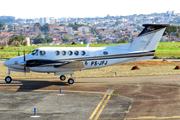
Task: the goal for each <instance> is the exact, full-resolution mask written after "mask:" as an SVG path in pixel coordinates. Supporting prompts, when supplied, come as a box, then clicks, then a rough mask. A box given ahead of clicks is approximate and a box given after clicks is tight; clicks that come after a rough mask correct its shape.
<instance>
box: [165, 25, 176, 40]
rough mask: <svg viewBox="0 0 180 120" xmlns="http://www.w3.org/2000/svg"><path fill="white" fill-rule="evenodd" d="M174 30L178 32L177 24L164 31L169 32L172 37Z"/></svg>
mask: <svg viewBox="0 0 180 120" xmlns="http://www.w3.org/2000/svg"><path fill="white" fill-rule="evenodd" d="M172 32H177V26H175V25H171V26H168V27H167V28H166V30H165V32H164V33H165V34H167V35H168V37H169V39H170V38H171V34H172Z"/></svg>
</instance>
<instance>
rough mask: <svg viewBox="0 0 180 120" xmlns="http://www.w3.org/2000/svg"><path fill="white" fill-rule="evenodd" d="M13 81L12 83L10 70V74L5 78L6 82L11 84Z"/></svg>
mask: <svg viewBox="0 0 180 120" xmlns="http://www.w3.org/2000/svg"><path fill="white" fill-rule="evenodd" d="M11 81H12V78H11V77H10V70H9V69H8V74H7V77H6V78H5V82H6V83H11Z"/></svg>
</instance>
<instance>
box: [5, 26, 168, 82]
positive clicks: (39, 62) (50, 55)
mask: <svg viewBox="0 0 180 120" xmlns="http://www.w3.org/2000/svg"><path fill="white" fill-rule="evenodd" d="M143 26H144V27H145V28H144V29H143V31H142V32H141V33H140V34H139V35H138V37H137V38H136V39H135V40H134V41H133V42H132V43H130V44H123V45H114V46H106V47H88V45H87V46H86V47H41V48H37V49H36V50H34V51H33V52H32V53H31V54H27V55H25V54H24V56H19V57H16V58H12V59H10V60H7V61H5V62H4V65H5V66H7V67H8V76H7V77H6V78H5V81H6V83H10V82H11V81H12V78H11V77H10V71H16V72H30V71H34V72H44V73H54V74H55V75H61V76H60V80H62V81H64V80H65V79H66V77H65V75H67V74H70V75H71V78H69V79H68V83H69V84H73V83H74V80H73V74H74V71H77V70H85V69H94V68H100V67H105V66H110V65H116V64H123V63H129V62H135V61H141V60H147V59H151V58H153V56H154V53H155V50H156V48H157V45H158V43H159V41H160V39H161V38H162V35H163V33H164V31H165V29H166V27H167V26H168V25H167V24H144V25H143Z"/></svg>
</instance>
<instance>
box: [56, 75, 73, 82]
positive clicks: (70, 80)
mask: <svg viewBox="0 0 180 120" xmlns="http://www.w3.org/2000/svg"><path fill="white" fill-rule="evenodd" d="M59 78H60V80H62V81H64V80H65V79H66V76H64V75H61V76H60V77H59ZM68 83H69V84H73V83H74V79H73V74H71V78H69V79H68Z"/></svg>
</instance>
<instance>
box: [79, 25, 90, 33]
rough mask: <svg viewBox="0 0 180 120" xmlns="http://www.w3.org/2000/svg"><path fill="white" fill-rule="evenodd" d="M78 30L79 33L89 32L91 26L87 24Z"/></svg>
mask: <svg viewBox="0 0 180 120" xmlns="http://www.w3.org/2000/svg"><path fill="white" fill-rule="evenodd" d="M78 31H79V33H86V32H89V28H88V27H85V26H82V27H78Z"/></svg>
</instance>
